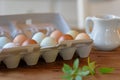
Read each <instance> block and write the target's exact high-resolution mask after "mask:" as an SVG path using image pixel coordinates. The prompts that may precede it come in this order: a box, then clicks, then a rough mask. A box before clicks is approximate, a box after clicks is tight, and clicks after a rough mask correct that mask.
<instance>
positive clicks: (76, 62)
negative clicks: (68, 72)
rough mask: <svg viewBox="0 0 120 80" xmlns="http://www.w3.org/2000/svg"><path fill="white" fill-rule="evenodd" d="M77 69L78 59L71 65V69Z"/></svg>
mask: <svg viewBox="0 0 120 80" xmlns="http://www.w3.org/2000/svg"><path fill="white" fill-rule="evenodd" d="M78 68H79V59H78V58H77V59H76V60H75V61H74V63H73V69H74V70H77V69H78Z"/></svg>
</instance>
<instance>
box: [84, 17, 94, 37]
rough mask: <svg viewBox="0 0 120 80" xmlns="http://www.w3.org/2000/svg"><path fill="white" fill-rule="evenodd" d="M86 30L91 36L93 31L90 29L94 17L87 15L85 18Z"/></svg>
mask: <svg viewBox="0 0 120 80" xmlns="http://www.w3.org/2000/svg"><path fill="white" fill-rule="evenodd" d="M85 25H86V26H85V30H86V33H87V34H88V35H89V36H90V37H91V31H90V27H93V18H92V17H87V18H86V20H85Z"/></svg>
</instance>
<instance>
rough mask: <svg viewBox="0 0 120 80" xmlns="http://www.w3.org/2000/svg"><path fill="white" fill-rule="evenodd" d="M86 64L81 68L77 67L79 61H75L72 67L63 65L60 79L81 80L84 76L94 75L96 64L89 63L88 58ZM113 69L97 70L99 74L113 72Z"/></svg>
mask: <svg viewBox="0 0 120 80" xmlns="http://www.w3.org/2000/svg"><path fill="white" fill-rule="evenodd" d="M87 62H88V64H87V65H84V66H82V67H79V59H78V58H77V59H75V61H74V63H73V66H72V67H71V66H69V65H68V64H64V66H63V68H62V71H63V72H64V76H63V77H62V78H63V79H64V80H82V79H83V77H84V76H88V75H90V74H91V75H94V74H95V68H96V63H95V61H93V62H91V61H90V58H88V61H87ZM113 71H114V69H113V68H108V67H103V68H99V72H100V73H101V74H106V73H111V72H113Z"/></svg>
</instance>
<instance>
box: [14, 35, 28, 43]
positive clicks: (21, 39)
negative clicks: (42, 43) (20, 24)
mask: <svg viewBox="0 0 120 80" xmlns="http://www.w3.org/2000/svg"><path fill="white" fill-rule="evenodd" d="M27 39H28V38H27V37H26V36H25V35H23V34H19V35H17V36H16V37H15V38H14V40H13V42H14V43H18V44H20V45H21V44H22V43H23V42H24V41H25V40H27Z"/></svg>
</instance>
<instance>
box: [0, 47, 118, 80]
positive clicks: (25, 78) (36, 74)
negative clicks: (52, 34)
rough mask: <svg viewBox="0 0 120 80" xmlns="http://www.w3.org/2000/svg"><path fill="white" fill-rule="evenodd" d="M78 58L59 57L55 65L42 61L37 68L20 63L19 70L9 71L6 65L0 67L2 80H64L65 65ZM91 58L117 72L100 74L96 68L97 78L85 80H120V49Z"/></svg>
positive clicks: (94, 54) (84, 61)
mask: <svg viewBox="0 0 120 80" xmlns="http://www.w3.org/2000/svg"><path fill="white" fill-rule="evenodd" d="M76 57H77V56H74V58H73V59H72V60H69V61H63V60H62V58H61V57H59V56H58V57H57V60H56V62H54V63H45V62H44V60H43V59H40V60H39V62H38V64H37V65H35V66H27V65H26V64H25V63H24V61H21V62H20V65H19V67H18V68H17V69H7V68H6V67H5V66H4V64H1V65H0V80H62V79H61V76H62V75H63V72H62V70H61V68H62V67H63V64H64V63H66V64H69V65H72V63H73V60H74V59H75V58H76ZM90 58H91V60H92V61H93V60H94V61H96V64H97V65H98V68H99V67H113V68H115V71H114V72H113V73H110V74H105V75H102V74H99V73H98V71H97V69H98V68H96V74H95V77H93V76H91V77H89V79H85V80H120V62H119V61H120V48H118V49H116V50H114V51H109V52H105V51H95V50H92V51H91V53H90ZM79 60H80V66H82V65H84V64H86V63H87V58H85V59H82V58H79Z"/></svg>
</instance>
